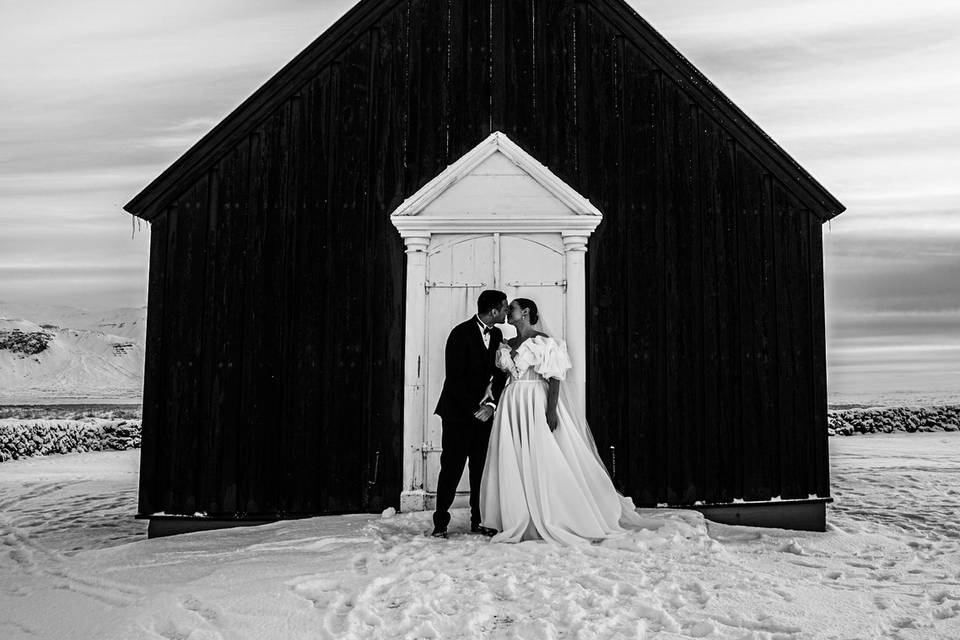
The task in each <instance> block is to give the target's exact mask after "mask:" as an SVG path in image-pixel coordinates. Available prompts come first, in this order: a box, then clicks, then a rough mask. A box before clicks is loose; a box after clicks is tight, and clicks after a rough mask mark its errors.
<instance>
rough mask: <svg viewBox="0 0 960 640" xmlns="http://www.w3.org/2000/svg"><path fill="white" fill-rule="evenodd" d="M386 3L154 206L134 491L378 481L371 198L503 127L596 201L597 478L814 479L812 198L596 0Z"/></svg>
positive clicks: (393, 461)
mask: <svg viewBox="0 0 960 640" xmlns="http://www.w3.org/2000/svg"><path fill="white" fill-rule="evenodd" d="M384 4H385V5H389V11H387V12H386V13H385V14H383V15H380V16H379V17H378V18H377V19H376V21H375V23H373V24H370V25H366V26H365V27H364V28H363V29H362V30H359V31H358V32H357V33H356V34H355V37H354V39H353V40H352V42H350V43H349V44H345V46H344V47H343V48H342V50H341V51H340V53H339V54H338V55H337V56H336V57H335V59H332V60H330V61H328V62H327V63H326V64H324V65H322V66H318V67H317V68H316V69H314V70H313V73H312V75H311V76H310V77H309V79H308V80H305V82H304V83H303V84H302V86H300V87H299V89H298V90H297V92H296V93H295V94H294V95H292V96H290V97H289V98H288V99H286V100H285V101H284V102H282V104H280V106H279V107H277V108H276V109H274V110H273V111H272V112H271V113H270V114H269V115H268V116H267V117H265V118H264V119H263V120H262V121H261V122H259V124H258V125H257V126H256V127H255V129H254V130H252V131H250V132H249V134H248V135H246V136H245V137H244V138H243V139H242V140H241V141H240V142H239V143H237V144H236V145H235V147H234V148H233V149H232V150H230V151H229V152H226V153H224V154H223V155H222V157H220V158H218V160H217V162H216V163H215V165H214V166H213V167H212V168H211V169H210V170H208V171H206V172H205V173H204V175H203V176H202V178H200V179H199V180H197V181H196V182H195V183H194V184H184V185H182V189H181V190H180V194H181V195H180V196H179V197H178V198H177V199H176V200H175V202H173V204H171V205H170V206H168V207H166V208H165V210H164V211H163V212H162V213H161V214H160V215H158V216H157V217H155V218H154V219H153V223H152V224H153V226H152V241H151V267H150V293H149V326H148V338H147V362H146V384H145V390H144V441H143V453H142V456H143V457H142V470H141V494H140V496H141V497H140V511H141V513H144V514H149V513H154V512H157V511H165V512H167V513H187V514H192V513H194V512H195V511H202V512H206V513H208V514H210V515H229V516H234V515H240V516H262V515H280V516H284V515H289V516H293V515H299V514H315V513H333V512H343V511H354V510H379V509H381V508H383V507H385V506H388V505H395V504H397V503H398V500H399V494H400V490H401V486H400V485H401V469H402V446H401V443H402V419H403V335H404V330H403V327H404V286H405V267H404V265H405V255H404V246H403V243H402V241H401V240H400V238H399V236H398V234H397V233H396V231H395V230H394V228H393V227H392V225H391V224H390V221H389V219H388V216H389V213H390V211H391V210H392V209H394V208H395V207H397V206H398V205H399V204H400V203H401V202H402V200H403V199H404V198H405V197H407V196H409V195H411V194H413V193H414V192H416V191H417V189H419V188H420V187H421V186H423V185H424V184H425V183H426V182H427V181H429V180H430V179H432V178H433V177H435V176H436V175H437V174H438V173H439V172H440V171H442V170H443V169H444V168H445V167H446V166H447V165H448V164H450V163H452V162H453V161H455V160H456V159H457V158H459V157H460V156H461V155H463V154H464V153H466V152H467V151H469V150H470V149H471V148H472V147H473V146H474V145H476V144H477V143H479V142H480V141H481V140H482V139H483V138H484V137H486V136H487V135H488V134H489V133H490V132H491V131H495V130H501V131H504V132H505V133H506V134H507V135H508V136H510V137H511V138H512V139H513V140H514V141H515V142H517V143H518V144H520V145H521V146H522V147H524V148H525V149H526V150H527V151H528V152H530V153H531V154H532V155H534V156H535V157H536V158H538V159H539V160H541V161H542V162H544V163H545V164H547V165H548V166H549V167H550V169H551V170H553V171H554V172H555V173H557V174H558V175H559V176H560V177H561V178H563V179H564V180H566V181H567V182H568V183H569V184H570V185H571V186H572V187H573V188H575V189H577V190H578V191H579V192H580V193H582V194H583V195H585V196H586V197H587V198H589V199H590V200H591V201H592V202H593V203H594V204H595V205H597V207H599V208H600V210H601V211H602V212H603V213H604V221H603V223H602V224H601V226H600V228H599V229H598V231H597V233H596V234H595V235H594V236H593V238H592V239H591V242H590V253H589V254H588V283H587V285H588V313H587V318H588V338H587V339H588V354H589V358H590V361H589V363H588V371H589V380H590V386H589V391H588V395H589V413H590V418H591V422H592V426H593V429H594V432H595V434H596V438H597V442H598V445H599V446H600V447H601V453H602V455H603V456H604V457H605V458H606V459H608V461H609V460H610V459H611V450H610V447H611V446H613V447H615V450H616V459H617V465H616V482H617V484H618V485H619V486H620V487H621V488H622V489H623V490H624V491H625V492H627V493H628V494H630V495H632V496H634V498H635V500H636V502H637V503H638V504H657V503H664V502H666V503H670V504H689V503H692V502H693V501H695V500H702V501H705V502H708V503H710V502H724V501H730V500H732V499H734V498H745V499H750V500H764V499H768V498H771V497H774V496H781V497H783V498H784V499H787V498H806V497H807V495H808V494H811V493H816V494H818V495H820V496H827V495H829V481H828V465H827V448H826V446H827V439H826V438H827V436H826V365H825V354H824V322H823V274H822V247H821V235H820V221H819V219H818V218H817V216H816V215H814V213H815V212H812V211H810V210H809V209H808V208H806V207H805V206H804V205H803V204H802V203H801V201H800V200H799V199H798V198H797V197H796V196H795V195H793V191H791V190H790V189H788V188H787V187H786V186H785V185H784V183H783V181H782V180H781V178H779V177H777V176H776V175H775V172H770V171H767V170H765V169H764V161H763V160H762V159H761V157H760V156H761V155H762V154H759V153H758V151H757V150H756V149H755V148H754V147H753V146H752V143H751V142H749V141H743V140H742V139H740V138H739V137H737V136H734V135H732V134H731V132H730V130H729V124H728V123H726V122H724V121H723V118H722V117H720V116H719V115H718V111H717V110H716V109H714V108H713V107H712V106H711V105H710V104H704V101H703V99H702V97H700V94H698V93H697V92H696V91H695V90H694V87H692V86H690V84H689V83H688V82H687V81H686V80H685V79H684V78H683V77H678V76H677V74H676V72H675V71H672V70H671V69H669V68H666V65H664V64H663V62H662V60H661V59H660V57H659V54H657V53H656V52H651V51H650V50H649V47H648V46H647V45H645V44H644V42H643V41H642V39H639V38H638V37H637V36H636V34H635V33H634V32H633V30H632V29H631V27H630V24H629V21H628V20H627V19H626V18H624V15H623V12H622V10H620V9H617V6H618V4H617V2H615V1H614V0H595V1H592V2H590V1H574V0H529V1H513V0H492V1H491V2H462V1H458V0H402V1H395V2H389V3H384ZM611 7H613V8H611ZM614 9H617V10H614ZM378 451H379V468H378V469H375V466H376V465H375V463H376V460H377V452H378ZM374 475H376V483H374V484H371V482H372V480H373V479H374Z"/></svg>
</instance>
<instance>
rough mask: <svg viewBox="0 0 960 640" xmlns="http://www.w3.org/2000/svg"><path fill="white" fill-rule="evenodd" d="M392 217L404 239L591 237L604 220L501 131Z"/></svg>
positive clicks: (444, 173) (491, 136)
mask: <svg viewBox="0 0 960 640" xmlns="http://www.w3.org/2000/svg"><path fill="white" fill-rule="evenodd" d="M390 217H391V220H392V221H393V223H394V225H395V226H396V227H397V229H398V230H399V231H400V232H401V234H404V235H407V234H406V233H405V232H406V231H429V232H432V233H442V232H445V231H465V230H467V229H468V228H469V229H475V230H477V231H481V230H493V229H498V228H502V229H503V230H520V229H521V228H523V229H529V230H531V231H533V230H538V231H542V230H555V231H566V232H573V231H586V232H588V233H589V232H592V231H593V230H594V229H595V228H596V226H597V225H598V224H599V223H600V220H601V219H602V215H601V213H600V211H598V210H597V208H596V207H594V206H593V205H592V204H591V203H590V201H589V200H587V199H586V198H584V197H583V196H582V195H580V194H579V193H577V192H576V191H575V190H573V189H572V188H571V187H570V186H569V185H567V184H566V183H565V182H563V180H561V179H560V178H558V177H557V176H556V175H555V174H554V173H553V172H552V171H550V170H549V169H548V168H547V167H545V166H544V165H542V164H541V163H540V162H538V161H537V160H536V159H535V158H533V157H532V156H531V155H530V154H528V153H527V152H526V151H524V150H523V149H521V148H520V147H519V146H517V145H516V144H515V143H513V142H512V141H511V140H510V139H509V138H508V137H507V136H506V135H505V134H503V133H501V132H496V133H492V134H491V135H490V136H489V137H488V138H487V139H486V140H484V141H483V142H481V143H480V144H479V145H477V146H476V147H474V148H473V149H472V150H471V151H469V152H468V153H467V154H466V155H464V156H463V157H462V158H460V159H459V160H457V161H456V162H455V163H454V164H452V165H450V166H449V167H447V169H446V170H445V171H443V173H441V174H440V175H438V176H437V177H436V178H434V179H433V180H431V181H430V182H429V183H427V184H426V185H425V186H424V187H423V188H422V189H420V190H419V191H418V192H417V193H415V194H414V195H413V196H411V197H409V198H407V199H406V200H405V201H404V202H403V204H402V205H400V207H399V208H397V210H396V211H394V212H393V214H392V215H391V216H390Z"/></svg>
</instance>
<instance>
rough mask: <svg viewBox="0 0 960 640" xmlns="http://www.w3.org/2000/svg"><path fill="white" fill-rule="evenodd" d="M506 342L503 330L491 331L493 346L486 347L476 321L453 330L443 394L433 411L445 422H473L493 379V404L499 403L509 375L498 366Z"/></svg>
mask: <svg viewBox="0 0 960 640" xmlns="http://www.w3.org/2000/svg"><path fill="white" fill-rule="evenodd" d="M501 340H503V334H502V333H501V332H500V329H497V328H496V327H493V328H492V329H491V330H490V346H489V347H484V346H483V336H482V335H481V334H480V329H479V326H478V324H477V319H476V318H475V317H474V318H470V319H469V320H467V321H465V322H461V323H460V324H458V325H457V326H455V327H454V328H453V330H452V331H451V332H450V336H449V337H448V338H447V345H446V348H445V350H444V361H445V362H446V372H445V376H446V377H445V378H444V380H443V390H442V391H441V392H440V400H439V401H438V402H437V408H436V410H435V411H434V413H436V414H437V415H438V416H440V417H441V418H443V419H445V420H462V421H467V420H472V419H474V418H473V414H474V412H475V411H476V410H477V409H478V408H479V406H480V401H481V400H482V399H483V396H484V393H486V391H487V385H488V384H490V378H491V376H492V377H493V388H492V391H493V401H494V402H497V401H498V400H499V398H500V393H501V392H502V391H503V387H504V385H505V384H506V381H507V378H506V375H505V374H504V373H503V372H502V371H500V370H499V369H498V368H497V367H496V364H495V357H496V353H497V348H498V347H499V346H500V342H501Z"/></svg>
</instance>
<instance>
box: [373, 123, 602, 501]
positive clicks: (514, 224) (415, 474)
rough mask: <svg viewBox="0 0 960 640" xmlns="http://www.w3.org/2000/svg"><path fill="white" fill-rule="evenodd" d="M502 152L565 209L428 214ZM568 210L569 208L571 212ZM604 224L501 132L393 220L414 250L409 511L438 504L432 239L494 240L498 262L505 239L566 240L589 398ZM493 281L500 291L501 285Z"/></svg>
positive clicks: (407, 418) (408, 372) (572, 340)
mask: <svg viewBox="0 0 960 640" xmlns="http://www.w3.org/2000/svg"><path fill="white" fill-rule="evenodd" d="M498 152H499V153H502V154H503V155H504V156H505V157H506V158H507V159H509V160H510V161H511V162H513V163H514V164H515V165H516V166H517V167H519V168H520V169H521V170H522V171H523V172H524V173H526V174H527V175H528V176H529V177H530V178H531V179H533V181H534V182H536V183H537V184H539V185H540V186H541V187H542V188H543V189H545V190H546V191H547V192H548V196H547V198H546V199H547V200H549V197H550V196H552V197H553V198H555V199H556V201H558V202H560V203H561V204H562V205H563V206H562V207H555V206H554V207H548V208H546V209H540V210H534V211H526V212H524V211H523V210H522V209H521V208H520V207H516V206H513V207H510V206H509V203H508V205H506V206H505V205H504V204H503V201H502V200H501V201H499V202H498V201H497V198H498V196H499V197H500V198H503V197H504V196H503V195H502V194H497V193H495V192H494V193H491V194H490V198H491V202H492V203H493V206H491V207H488V208H487V209H486V210H485V211H484V210H470V209H471V208H472V207H470V205H469V203H468V204H467V206H465V207H464V208H463V209H462V210H461V209H460V208H459V207H458V206H457V205H453V206H452V207H451V206H450V204H449V203H448V204H447V207H448V209H447V212H445V214H444V215H435V214H436V213H438V212H437V211H434V212H433V213H431V214H428V215H421V214H422V213H424V212H425V210H426V209H427V208H428V207H429V206H430V205H431V204H432V203H433V202H434V201H436V200H437V198H439V197H440V196H441V195H443V194H444V192H446V191H447V190H448V189H450V188H451V187H452V186H454V185H455V184H457V183H458V182H459V181H460V180H462V179H464V178H467V177H468V176H470V175H471V172H472V171H474V170H476V169H477V168H478V167H480V165H481V164H483V163H484V161H486V160H487V159H488V158H490V157H491V156H492V155H493V154H495V153H498ZM510 177H511V176H507V177H506V178H505V179H509V178H510ZM564 208H566V209H567V210H566V211H564V210H563V209H564ZM498 209H499V210H498ZM451 210H452V213H453V215H451V213H450V211H451ZM481 211H482V212H481ZM457 214H461V215H457ZM602 219H603V215H602V214H601V213H600V211H599V210H598V209H597V208H596V207H594V206H593V205H592V204H591V203H590V201H589V200H587V199H586V198H584V197H583V196H581V195H580V194H579V193H577V192H576V191H574V190H573V189H572V188H571V187H570V186H569V185H567V184H566V183H565V182H563V180H561V179H560V178H558V177H557V176H556V175H554V174H553V172H551V171H550V170H549V169H547V167H545V166H544V165H542V164H540V163H539V162H537V160H535V159H534V158H533V157H532V156H531V155H530V154H528V153H527V152H526V151H524V150H523V149H521V148H520V147H518V146H517V145H516V144H514V143H513V142H512V141H511V140H510V139H509V138H507V136H506V135H504V134H503V133H500V132H496V133H493V134H491V135H490V136H489V137H488V138H487V139H486V140H484V141H483V142H481V143H480V144H479V145H477V146H476V147H475V148H474V149H473V150H471V151H470V152H469V153H467V154H466V155H464V156H463V157H462V158H460V159H459V160H458V161H457V162H455V163H453V164H452V165H450V166H449V167H447V169H446V170H445V171H443V173H441V174H440V175H438V176H437V177H436V178H434V179H433V180H431V181H430V182H429V183H427V184H426V185H425V186H424V187H423V188H422V189H420V191H418V192H417V193H415V194H414V195H413V196H411V197H409V198H407V199H406V200H405V201H404V202H403V204H401V205H400V207H399V208H397V210H396V211H394V212H393V214H392V215H391V216H390V221H391V222H392V223H393V225H394V226H395V227H396V229H397V231H398V232H399V233H400V236H401V237H402V238H404V241H405V243H406V246H407V288H406V327H405V334H404V335H405V338H406V345H405V350H404V351H405V353H404V406H403V443H404V454H403V490H402V494H401V505H400V506H401V510H402V511H410V510H425V509H432V508H434V505H435V502H436V496H435V495H434V494H433V493H430V492H427V491H425V485H424V477H423V474H424V442H425V433H426V432H425V429H426V421H427V412H429V411H430V409H431V408H430V407H427V406H425V403H426V397H425V395H426V394H425V391H426V389H425V384H426V381H425V378H424V367H423V366H422V365H424V364H425V363H422V362H421V359H422V358H423V357H425V355H426V353H427V350H426V333H427V326H426V321H427V320H426V299H425V293H426V290H427V285H428V284H429V283H428V282H427V279H426V273H427V261H428V259H429V247H430V244H431V240H436V238H434V236H436V235H441V234H482V235H488V234H489V235H493V236H494V238H495V242H496V247H495V249H496V251H495V256H494V260H495V262H498V261H499V260H500V258H501V256H500V255H499V253H500V246H499V237H500V234H527V233H529V234H537V233H548V234H556V235H558V236H561V237H562V240H563V254H564V271H565V273H564V284H565V286H566V293H565V298H566V314H565V318H564V320H565V323H564V324H565V332H564V333H565V334H566V335H565V337H566V342H567V348H568V349H569V351H570V355H571V357H572V359H573V363H574V369H573V371H571V372H570V374H569V375H568V376H567V383H568V384H571V385H573V386H575V389H574V393H575V394H576V395H578V396H579V397H580V399H581V401H583V400H584V397H583V396H584V393H585V389H586V370H587V363H586V261H585V258H586V251H587V243H588V241H589V239H590V235H591V234H592V233H593V232H594V230H596V228H597V226H598V225H599V224H600V222H601V220H602ZM495 271H496V273H497V274H499V268H496V267H495ZM494 284H495V285H497V286H499V285H500V284H501V283H494Z"/></svg>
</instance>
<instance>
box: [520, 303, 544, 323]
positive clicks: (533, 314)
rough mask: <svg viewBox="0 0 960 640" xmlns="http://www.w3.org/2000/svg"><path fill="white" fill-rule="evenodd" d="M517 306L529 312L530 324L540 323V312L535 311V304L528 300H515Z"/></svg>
mask: <svg viewBox="0 0 960 640" xmlns="http://www.w3.org/2000/svg"><path fill="white" fill-rule="evenodd" d="M517 304H518V305H520V308H521V309H528V310H529V311H530V324H537V322H539V321H540V312H539V311H537V303H536V302H534V301H533V300H530V299H529V298H517Z"/></svg>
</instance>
